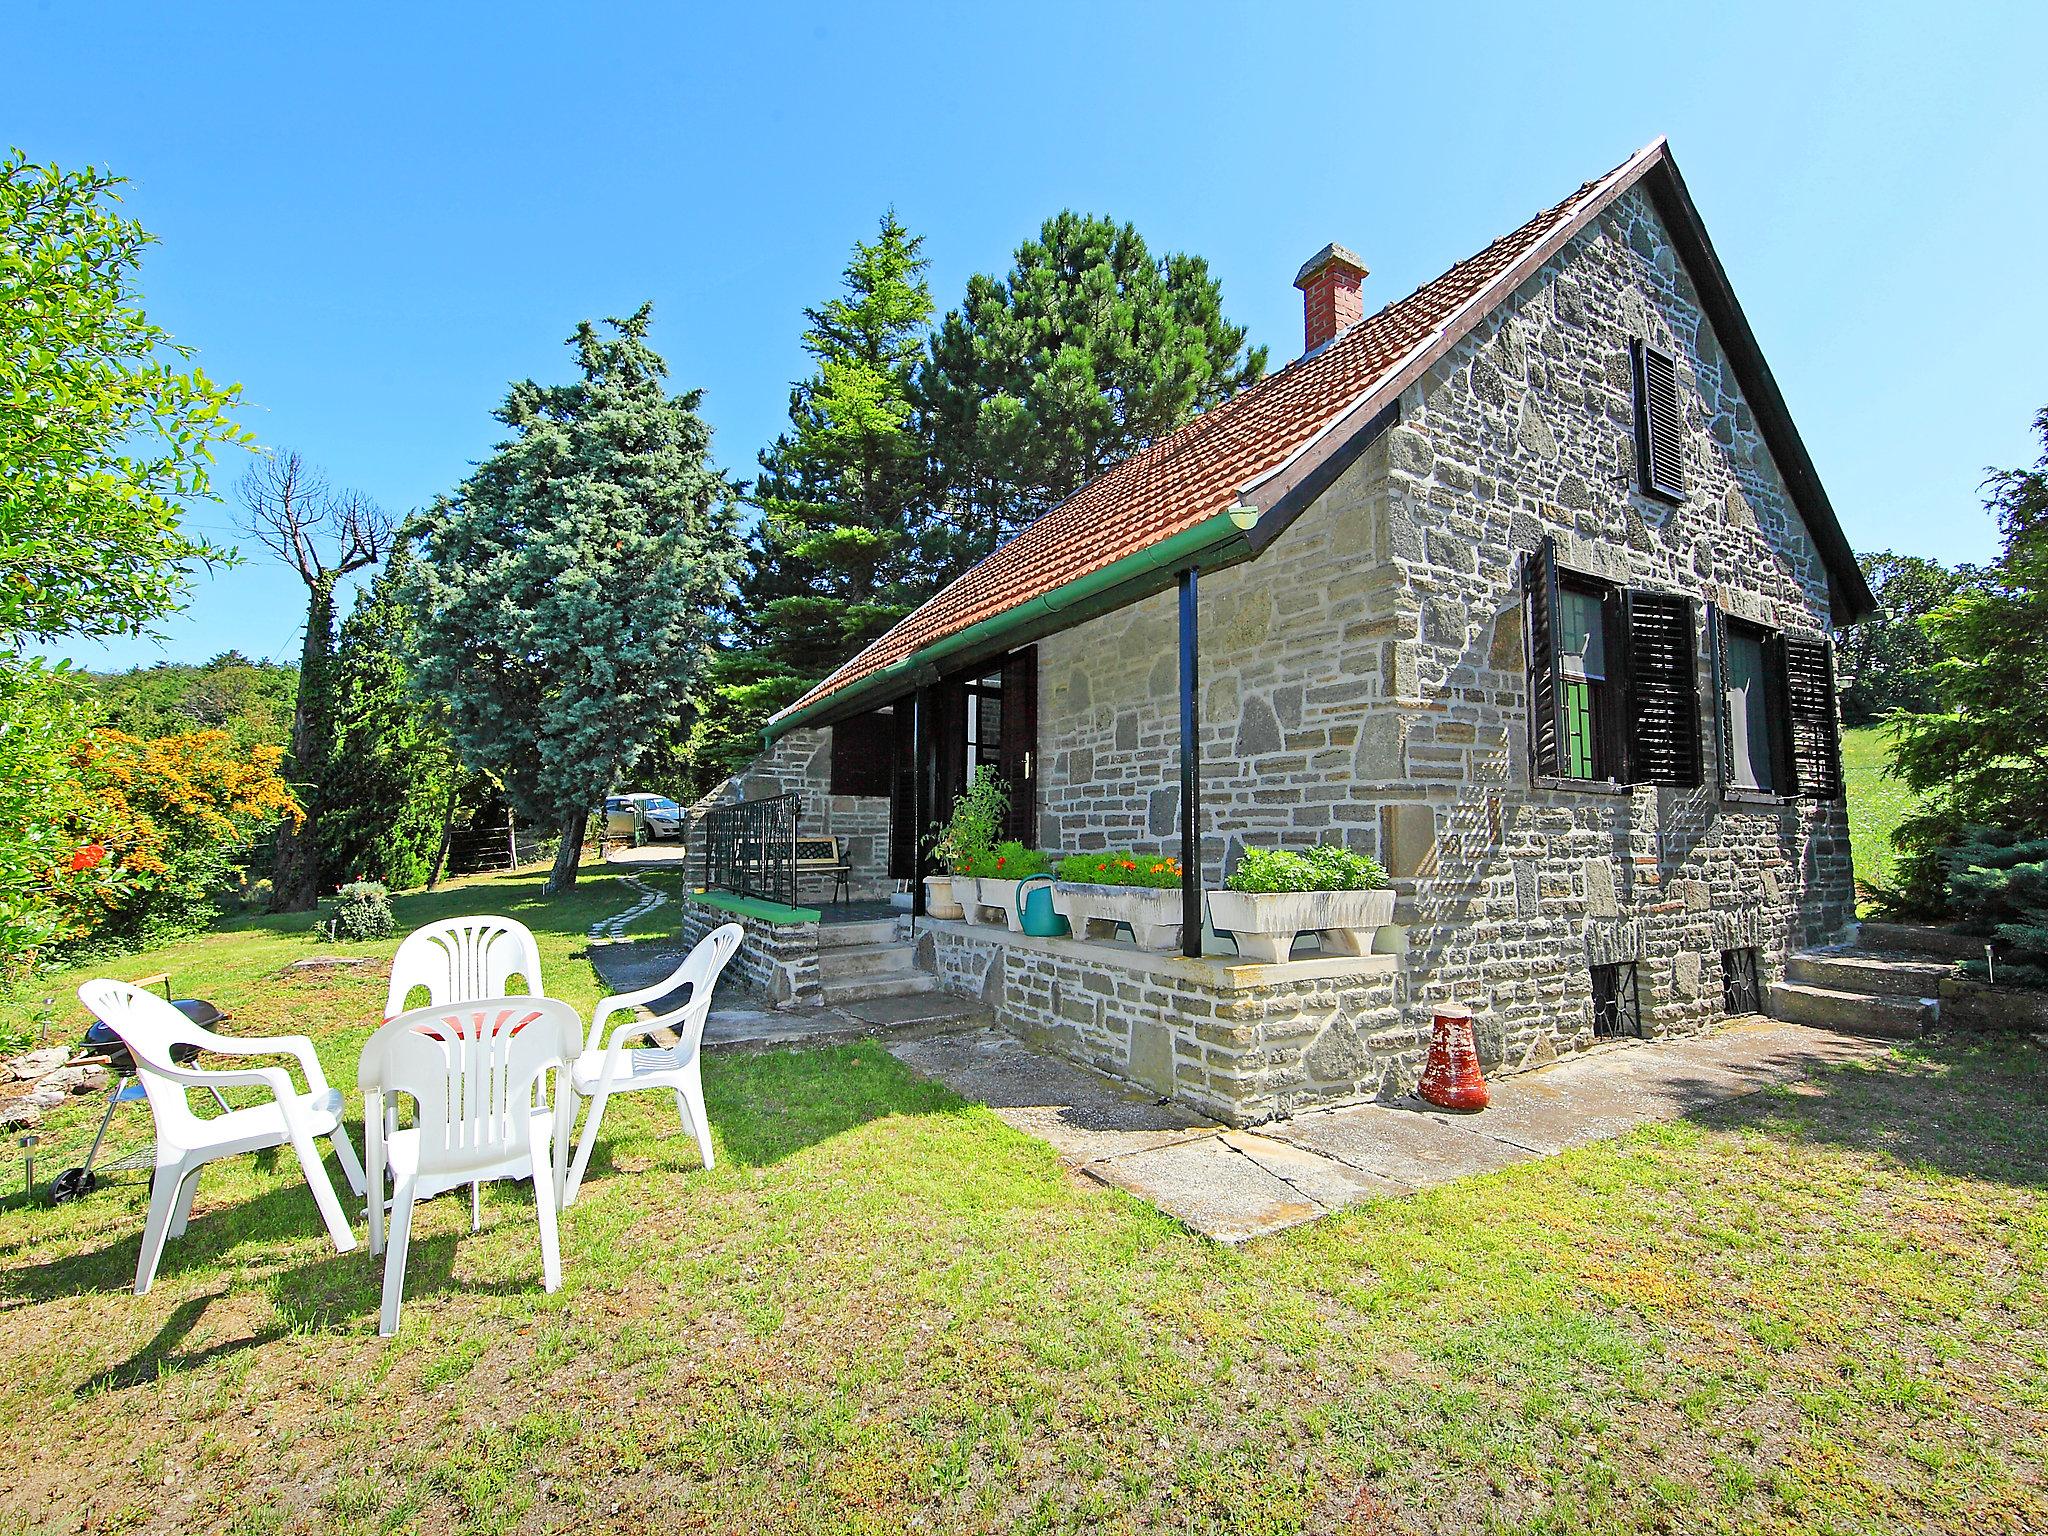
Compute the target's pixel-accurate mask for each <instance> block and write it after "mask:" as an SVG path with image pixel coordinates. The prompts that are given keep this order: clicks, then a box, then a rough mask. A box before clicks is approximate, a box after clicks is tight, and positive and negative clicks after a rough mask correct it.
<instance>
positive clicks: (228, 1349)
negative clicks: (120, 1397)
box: [75, 1287, 286, 1397]
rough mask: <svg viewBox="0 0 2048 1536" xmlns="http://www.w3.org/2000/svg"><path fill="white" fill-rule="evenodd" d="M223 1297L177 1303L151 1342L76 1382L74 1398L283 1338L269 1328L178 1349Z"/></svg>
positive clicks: (131, 1384) (279, 1329)
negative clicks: (108, 1367)
mask: <svg viewBox="0 0 2048 1536" xmlns="http://www.w3.org/2000/svg"><path fill="white" fill-rule="evenodd" d="M226 1295H227V1290H226V1288H225V1287H224V1288H222V1289H221V1290H218V1291H212V1292H209V1293H208V1294H206V1295H204V1296H194V1297H192V1298H191V1299H190V1300H188V1301H182V1302H180V1303H178V1305H177V1307H176V1308H174V1309H173V1310H172V1312H171V1315H170V1316H169V1317H167V1318H165V1319H164V1325H163V1327H161V1328H159V1329H158V1330H157V1331H156V1337H155V1338H153V1339H151V1340H150V1341H149V1342H148V1343H147V1344H145V1345H143V1347H142V1348H141V1349H138V1350H137V1351H136V1352H135V1353H134V1354H132V1355H130V1356H129V1357H128V1358H127V1359H126V1360H124V1361H122V1362H121V1363H120V1364H119V1365H117V1366H114V1367H113V1368H112V1369H111V1370H105V1371H102V1372H100V1374H99V1375H97V1376H94V1377H91V1378H89V1379H88V1380H86V1381H82V1382H80V1383H79V1384H78V1388H77V1391H76V1393H75V1395H76V1396H78V1397H94V1396H97V1395H98V1394H99V1393H102V1392H114V1391H120V1390H122V1389H124V1388H127V1387H141V1386H147V1385H149V1384H150V1383H151V1382H153V1381H155V1380H156V1379H157V1378H158V1377H160V1376H162V1375H163V1374H164V1373H165V1372H166V1371H189V1370H194V1369H196V1368H197V1367H199V1366H202V1365H205V1364H206V1363H207V1362H208V1361H210V1360H219V1359H222V1358H224V1357H226V1356H228V1355H233V1354H238V1353H240V1352H241V1351H242V1350H245V1349H261V1348H262V1347H263V1346H264V1345H266V1344H275V1343H276V1342H277V1341H278V1340H279V1339H281V1338H283V1337H284V1336H285V1333H286V1330H285V1329H284V1328H282V1327H276V1326H273V1327H269V1328H264V1329H261V1330H259V1331H258V1332H255V1333H251V1334H247V1335H244V1336H243V1337H241V1338H238V1339H222V1340H220V1341H219V1342H218V1343H214V1344H208V1345H206V1346H205V1347H204V1348H201V1349H181V1348H179V1346H180V1345H182V1344H183V1343H184V1342H185V1340H186V1339H188V1338H190V1337H191V1336H192V1331H193V1329H195V1328H196V1327H198V1325H199V1319H200V1318H201V1317H202V1316H204V1315H205V1312H206V1309H207V1308H208V1307H210V1306H212V1305H213V1303H215V1302H216V1301H219V1300H220V1299H221V1298H222V1297H224V1296H226Z"/></svg>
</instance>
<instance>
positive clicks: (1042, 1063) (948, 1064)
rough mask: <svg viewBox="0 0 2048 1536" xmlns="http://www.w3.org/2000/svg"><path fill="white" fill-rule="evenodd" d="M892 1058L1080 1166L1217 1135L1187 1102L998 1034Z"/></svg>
mask: <svg viewBox="0 0 2048 1536" xmlns="http://www.w3.org/2000/svg"><path fill="white" fill-rule="evenodd" d="M889 1053H890V1054H891V1055H892V1056H894V1057H896V1059H897V1060H899V1061H901V1062H902V1063H903V1064H904V1065H905V1066H907V1067H909V1068H910V1069H911V1070H912V1071H914V1072H919V1073H922V1074H923V1075H924V1076H926V1077H931V1078H936V1079H937V1080H938V1081H940V1082H942V1083H944V1084H945V1085H946V1086H947V1087H948V1088H951V1089H952V1090H953V1091H954V1092H955V1093H957V1094H959V1095H960V1096H961V1097H962V1098H964V1099H973V1100H975V1101H977V1102H979V1103H982V1104H985V1105H987V1106H988V1107H989V1108H990V1109H992V1110H993V1111H995V1113H996V1115H997V1117H998V1118H999V1119H1001V1120H1002V1121H1003V1122H1004V1123H1005V1124H1007V1125H1009V1126H1011V1127H1013V1128H1014V1129H1016V1130H1019V1131H1022V1132H1023V1133H1024V1134H1025V1135H1027V1136H1036V1137H1038V1138H1039V1139H1040V1140H1041V1141H1045V1142H1049V1143H1051V1145H1052V1148H1053V1150H1054V1151H1055V1152H1057V1153H1059V1155H1060V1156H1061V1157H1062V1158H1064V1159H1066V1161H1068V1162H1070V1163H1073V1164H1075V1165H1076V1166H1081V1165H1085V1164H1089V1163H1093V1162H1096V1161H1098V1160H1100V1159H1102V1158H1107V1157H1117V1156H1121V1155H1123V1154H1126V1153H1130V1152H1137V1151H1148V1150H1155V1149H1158V1148H1161V1147H1166V1146H1171V1145H1173V1144H1174V1143H1176V1142H1183V1141H1188V1140H1190V1139H1193V1138H1198V1137H1207V1136H1213V1135H1214V1134H1215V1133H1216V1131H1217V1130H1218V1129H1219V1127H1218V1126H1217V1125H1216V1123H1215V1122H1214V1121H1213V1120H1208V1119H1205V1118H1203V1117H1202V1116H1201V1115H1199V1114H1197V1113H1196V1112H1195V1111H1193V1110H1191V1109H1189V1108H1188V1107H1187V1106H1185V1105H1183V1104H1172V1103H1167V1104H1161V1103H1159V1102H1158V1101H1157V1100H1156V1099H1155V1098H1153V1097H1152V1096H1151V1095H1148V1094H1146V1093H1144V1092H1143V1091H1141V1090H1138V1089H1135V1088H1131V1087H1129V1086H1128V1085H1125V1084H1121V1083H1118V1082H1116V1081H1115V1080H1114V1079H1112V1078H1108V1077H1105V1076H1103V1075H1102V1074H1101V1073H1098V1072H1091V1071H1089V1070H1088V1069H1087V1068H1086V1067H1081V1066H1076V1065H1075V1064H1074V1063H1072V1062H1069V1061H1064V1060H1061V1059H1060V1058H1059V1057H1056V1056H1047V1055H1044V1054H1041V1053H1040V1052H1037V1051H1034V1050H1032V1049H1030V1048H1029V1047H1028V1046H1026V1045H1024V1044H1023V1043H1022V1042H1021V1041H1019V1040H1017V1039H1016V1038H1014V1037H1013V1036H1011V1035H1009V1034H1006V1033H1004V1032H1003V1031H1002V1030H1000V1029H996V1028H984V1029H977V1030H970V1031H966V1032H962V1033H954V1034H945V1035H935V1036H931V1037H929V1038H926V1039H921V1040H901V1041H895V1042H892V1043H891V1044H890V1046H889Z"/></svg>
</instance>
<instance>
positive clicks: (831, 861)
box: [796, 837, 853, 901]
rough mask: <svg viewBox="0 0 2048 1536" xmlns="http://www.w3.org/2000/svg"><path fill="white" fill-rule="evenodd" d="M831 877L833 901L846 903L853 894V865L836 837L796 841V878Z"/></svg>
mask: <svg viewBox="0 0 2048 1536" xmlns="http://www.w3.org/2000/svg"><path fill="white" fill-rule="evenodd" d="M805 875H830V876H831V877H832V899H833V900H834V901H844V900H846V899H847V898H848V897H849V896H851V895H852V894H853V865H852V864H851V863H849V862H848V861H847V857H846V850H845V849H844V848H843V847H841V846H840V842H839V839H838V838H836V837H799V838H798V839H797V840H796V876H797V879H799V880H801V879H803V877H804V876H805Z"/></svg>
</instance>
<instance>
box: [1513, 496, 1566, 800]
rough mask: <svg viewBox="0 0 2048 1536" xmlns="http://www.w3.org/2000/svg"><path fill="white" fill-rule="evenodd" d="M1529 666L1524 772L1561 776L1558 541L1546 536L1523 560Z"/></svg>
mask: <svg viewBox="0 0 2048 1536" xmlns="http://www.w3.org/2000/svg"><path fill="white" fill-rule="evenodd" d="M1522 587H1523V591H1524V592H1525V593H1526V594H1527V598H1526V603H1525V606H1524V615H1525V622H1524V624H1523V626H1522V627H1523V629H1524V631H1525V634H1526V639H1525V641H1524V645H1523V649H1524V650H1525V651H1526V653H1527V658H1528V666H1529V767H1530V771H1531V772H1533V773H1534V774H1536V775H1537V776H1538V777H1539V778H1553V779H1555V778H1562V777H1563V776H1564V718H1563V704H1562V701H1561V699H1560V698H1559V696H1558V686H1557V630H1558V613H1557V606H1558V595H1557V541H1556V540H1555V539H1553V538H1551V537H1550V536H1549V535H1547V534H1546V535H1545V536H1544V539H1543V543H1542V544H1541V545H1539V546H1538V547H1537V549H1536V551H1535V553H1533V554H1528V555H1524V556H1523V557H1522Z"/></svg>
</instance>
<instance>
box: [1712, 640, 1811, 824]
mask: <svg viewBox="0 0 2048 1536" xmlns="http://www.w3.org/2000/svg"><path fill="white" fill-rule="evenodd" d="M1707 631H1708V645H1709V648H1710V650H1711V653H1712V656H1713V661H1714V693H1715V697H1716V701H1717V704H1718V708H1717V710H1716V714H1715V728H1716V735H1717V737H1718V739H1719V747H1720V753H1719V755H1720V770H1721V792H1722V793H1723V794H1724V795H1728V796H1731V797H1734V798H1737V799H1741V798H1744V797H1747V796H1768V797H1770V798H1773V799H1779V798H1790V797H1792V796H1799V797H1802V798H1805V799H1813V800H1833V799H1837V798H1839V797H1840V795H1841V794H1842V757H1841V739H1840V734H1839V726H1838V722H1837V719H1836V712H1835V664H1834V647H1833V645H1832V644H1831V643H1830V642H1829V641H1827V640H1825V639H1807V638H1802V637H1799V636H1794V635H1786V634H1782V633H1780V632H1779V631H1777V630H1773V629H1765V628H1763V627H1761V626H1759V625H1756V624H1749V623H1745V622H1743V621H1742V620H1740V619H1732V618H1729V617H1728V616H1727V615H1726V614H1723V613H1721V612H1719V611H1718V610H1714V609H1711V608H1710V609H1709V611H1708V614H1707Z"/></svg>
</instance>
